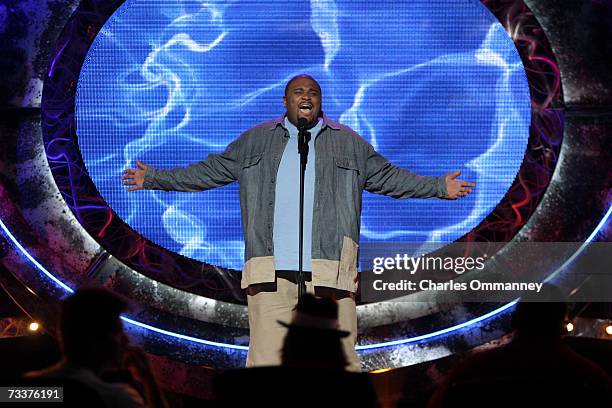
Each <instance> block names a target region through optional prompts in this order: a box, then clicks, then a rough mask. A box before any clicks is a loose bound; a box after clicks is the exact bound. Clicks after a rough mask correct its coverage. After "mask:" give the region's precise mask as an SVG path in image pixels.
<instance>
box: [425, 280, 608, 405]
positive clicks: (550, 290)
mask: <svg viewBox="0 0 612 408" xmlns="http://www.w3.org/2000/svg"><path fill="white" fill-rule="evenodd" d="M567 311H568V308H567V305H566V303H565V301H564V298H563V296H562V294H561V293H560V292H559V290H558V289H557V288H556V287H554V286H552V285H550V284H544V285H543V287H542V289H541V291H540V293H526V294H525V295H524V296H522V297H521V300H520V302H519V303H518V304H517V306H516V309H515V311H514V314H513V316H512V326H513V338H512V340H511V341H510V343H509V344H507V345H505V346H502V347H499V348H496V349H493V350H488V351H484V352H479V353H476V354H473V355H471V356H469V357H467V358H466V359H465V360H464V361H463V362H460V363H459V364H458V365H457V366H456V367H454V368H453V369H452V370H451V372H450V374H449V376H448V378H447V379H446V380H445V381H444V383H443V384H442V386H441V387H439V388H438V390H437V391H436V392H435V394H434V396H433V397H432V399H431V400H430V403H429V407H430V408H438V407H459V406H463V405H465V404H469V406H470V407H472V408H474V407H481V406H482V407H484V406H487V407H490V406H569V405H572V404H578V405H576V406H591V404H596V403H601V402H604V401H610V378H609V377H608V375H607V374H606V372H605V371H604V370H602V369H601V368H600V367H599V366H597V365H596V364H594V363H593V362H591V361H589V360H587V359H586V358H584V357H582V356H580V355H579V354H577V353H576V352H574V351H573V350H572V349H570V348H569V346H567V345H566V344H565V343H564V342H563V340H562V333H563V332H564V327H565V322H566V319H567Z"/></svg>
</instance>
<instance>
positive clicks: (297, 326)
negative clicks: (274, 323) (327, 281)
mask: <svg viewBox="0 0 612 408" xmlns="http://www.w3.org/2000/svg"><path fill="white" fill-rule="evenodd" d="M278 323H279V324H281V325H283V326H285V327H287V328H289V329H290V330H306V331H317V332H319V333H321V334H329V335H334V336H338V337H346V336H348V335H349V334H351V333H350V332H347V331H344V330H340V325H339V324H338V304H337V303H336V301H335V300H333V299H330V298H317V297H315V296H314V295H311V294H310V293H307V294H305V295H304V296H303V297H302V300H301V301H300V302H299V303H298V304H297V306H296V308H295V311H294V312H293V318H292V319H291V323H285V322H283V321H280V320H278Z"/></svg>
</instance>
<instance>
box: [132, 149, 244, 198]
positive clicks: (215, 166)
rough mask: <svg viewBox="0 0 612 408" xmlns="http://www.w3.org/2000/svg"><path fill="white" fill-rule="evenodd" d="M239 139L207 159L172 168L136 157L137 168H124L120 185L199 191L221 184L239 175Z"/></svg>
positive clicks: (138, 187)
mask: <svg viewBox="0 0 612 408" xmlns="http://www.w3.org/2000/svg"><path fill="white" fill-rule="evenodd" d="M239 140H240V139H238V140H236V141H234V142H233V143H231V144H230V145H229V146H228V147H227V149H225V151H224V152H223V153H220V154H211V155H209V156H208V158H207V159H206V160H202V161H200V162H198V163H194V164H190V165H189V166H187V167H179V168H176V169H171V170H160V169H155V168H153V167H151V166H148V165H146V164H144V163H142V162H141V161H140V160H137V161H136V164H137V166H138V168H133V169H127V170H124V172H123V175H122V176H121V179H122V180H123V183H122V184H123V185H124V186H127V187H129V188H128V189H127V191H134V190H142V189H145V190H166V191H202V190H209V189H211V188H215V187H220V186H224V185H226V184H228V183H231V182H232V181H235V180H237V179H238V177H239V171H240V162H239V153H238V144H239Z"/></svg>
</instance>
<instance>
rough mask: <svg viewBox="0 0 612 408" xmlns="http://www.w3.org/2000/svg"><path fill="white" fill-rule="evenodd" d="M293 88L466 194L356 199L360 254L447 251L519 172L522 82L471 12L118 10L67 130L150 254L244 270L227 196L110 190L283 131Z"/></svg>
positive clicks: (86, 69)
mask: <svg viewBox="0 0 612 408" xmlns="http://www.w3.org/2000/svg"><path fill="white" fill-rule="evenodd" d="M298 73H308V74H310V75H313V76H314V77H315V78H317V80H318V81H319V82H320V83H321V86H322V89H323V109H324V111H325V113H326V114H327V115H328V116H330V117H331V118H333V119H336V120H339V121H340V122H341V123H344V124H346V125H348V126H350V127H352V128H353V129H354V130H356V131H357V132H359V133H360V134H361V135H362V136H363V137H364V138H365V139H366V140H368V141H369V142H370V143H371V144H372V145H373V146H374V147H375V148H376V149H377V150H378V151H379V152H380V153H381V154H383V155H384V156H385V157H387V158H388V159H389V160H390V161H392V162H393V163H395V164H397V165H400V166H402V167H405V168H407V169H410V170H412V171H414V172H417V173H420V174H424V175H441V174H443V173H446V172H449V171H452V170H462V171H463V175H462V178H464V179H468V180H472V181H475V182H476V183H477V184H478V187H477V189H476V190H475V193H474V194H472V195H471V196H469V197H468V198H466V199H464V200H460V201H458V202H447V201H442V200H426V201H425V200H410V201H405V200H393V199H390V198H387V197H380V196H375V195H372V194H366V196H364V206H363V216H362V229H361V231H362V237H361V238H362V243H363V244H365V245H367V243H368V242H381V241H394V242H398V241H411V242H423V241H437V242H441V243H444V242H452V241H454V240H455V239H457V238H459V237H461V236H462V235H464V234H465V233H466V232H468V231H470V230H471V229H472V228H473V227H475V226H476V225H478V224H479V223H480V222H481V221H482V220H483V219H484V218H485V217H486V216H487V215H488V214H489V213H490V211H491V210H492V209H493V208H494V207H495V206H496V205H497V204H498V203H499V201H500V200H501V199H502V197H503V196H504V195H505V193H506V191H507V190H508V188H509V187H510V186H511V184H512V182H513V180H514V178H515V176H516V174H517V171H518V169H519V167H520V165H521V162H522V160H523V155H524V152H525V149H526V145H527V140H528V138H529V125H530V95H529V87H528V83H527V78H526V74H525V70H524V67H523V64H522V62H521V59H520V57H519V54H518V52H517V50H516V48H515V45H514V43H513V41H512V39H511V38H510V37H509V36H508V34H507V33H506V31H505V30H504V28H503V27H502V25H501V24H500V23H499V21H498V20H497V19H496V18H495V17H494V16H493V15H492V14H491V13H490V12H489V11H488V10H487V8H486V7H485V6H483V5H482V4H481V3H480V2H479V1H476V0H460V1H459V0H438V1H435V2H431V1H429V0H427V1H425V0H415V1H404V2H398V1H377V2H371V1H332V0H321V1H315V0H313V1H311V2H306V1H303V2H298V1H296V2H287V1H267V2H260V1H241V2H234V1H232V2H227V3H226V2H210V3H204V2H196V1H169V0H165V1H162V0H128V1H126V2H125V3H124V4H123V5H122V6H121V7H119V9H117V11H116V12H115V13H114V15H113V16H112V17H111V18H110V19H109V20H108V21H107V22H106V24H105V25H104V27H103V28H102V30H101V31H100V33H99V34H98V36H97V38H96V39H95V41H94V42H93V44H92V46H91V48H90V50H89V52H88V55H87V57H86V60H85V63H84V65H83V67H82V71H81V73H80V78H79V82H78V88H77V96H76V123H77V134H78V141H79V146H80V150H81V152H82V155H83V159H84V162H85V164H86V167H87V171H88V173H89V175H90V176H91V178H92V180H93V181H94V183H95V184H96V186H97V188H98V190H99V192H100V194H101V195H102V196H103V198H104V199H105V200H106V201H107V202H108V203H109V205H110V206H111V207H112V209H113V210H114V211H115V212H116V213H117V214H118V215H119V216H120V217H121V218H122V219H123V220H124V221H125V222H127V223H128V224H129V225H130V226H131V227H132V228H134V229H135V230H136V231H138V232H139V233H140V234H142V235H143V236H145V237H146V238H148V239H150V240H151V241H153V242H155V243H157V244H159V245H161V246H163V247H166V248H168V249H169V250H172V251H174V252H176V253H180V254H182V255H186V256H188V257H191V258H194V259H197V260H199V261H203V262H205V263H209V264H213V265H217V266H221V267H225V268H232V269H241V267H242V262H243V250H244V245H243V242H242V233H241V225H240V208H239V200H238V185H237V184H236V183H234V184H231V185H228V186H226V187H223V188H219V189H215V190H211V191H207V192H202V193H176V192H172V193H169V192H159V191H157V192H153V191H140V192H134V193H126V192H125V190H124V188H123V187H122V186H121V182H120V175H121V172H122V170H124V169H125V168H127V167H134V166H135V160H136V159H139V160H141V161H143V162H145V163H147V164H150V165H152V166H155V167H157V168H171V167H176V166H184V165H187V164H189V163H192V162H196V161H199V160H203V159H205V158H206V156H207V155H208V154H209V153H215V152H220V151H222V150H223V149H224V148H225V146H226V145H227V144H228V143H230V142H231V141H232V140H233V139H235V138H237V137H238V136H239V135H240V133H241V132H243V131H244V130H246V129H248V128H249V127H251V126H254V125H256V124H257V123H259V122H262V121H265V120H268V119H271V118H274V117H278V116H280V115H282V113H283V105H282V100H281V98H282V95H283V90H284V85H285V83H286V81H287V80H288V79H289V78H290V77H292V76H293V75H295V74H298ZM296 165H297V163H296ZM296 212H297V211H296ZM363 266H364V267H367V265H363Z"/></svg>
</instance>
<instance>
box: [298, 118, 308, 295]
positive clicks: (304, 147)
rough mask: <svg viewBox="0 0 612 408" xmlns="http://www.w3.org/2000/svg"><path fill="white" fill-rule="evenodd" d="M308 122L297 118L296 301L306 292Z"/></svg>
mask: <svg viewBox="0 0 612 408" xmlns="http://www.w3.org/2000/svg"><path fill="white" fill-rule="evenodd" d="M307 125H308V122H307V120H306V119H305V118H300V119H299V120H298V126H297V127H298V153H299V154H300V232H299V234H300V238H299V245H298V248H299V257H298V259H299V269H298V276H297V284H298V302H299V301H300V300H301V299H302V297H303V296H304V294H305V293H306V283H305V282H304V269H303V267H304V259H303V251H304V177H305V174H306V164H307V163H308V142H309V141H310V132H308V131H307V130H306V126H307Z"/></svg>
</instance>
